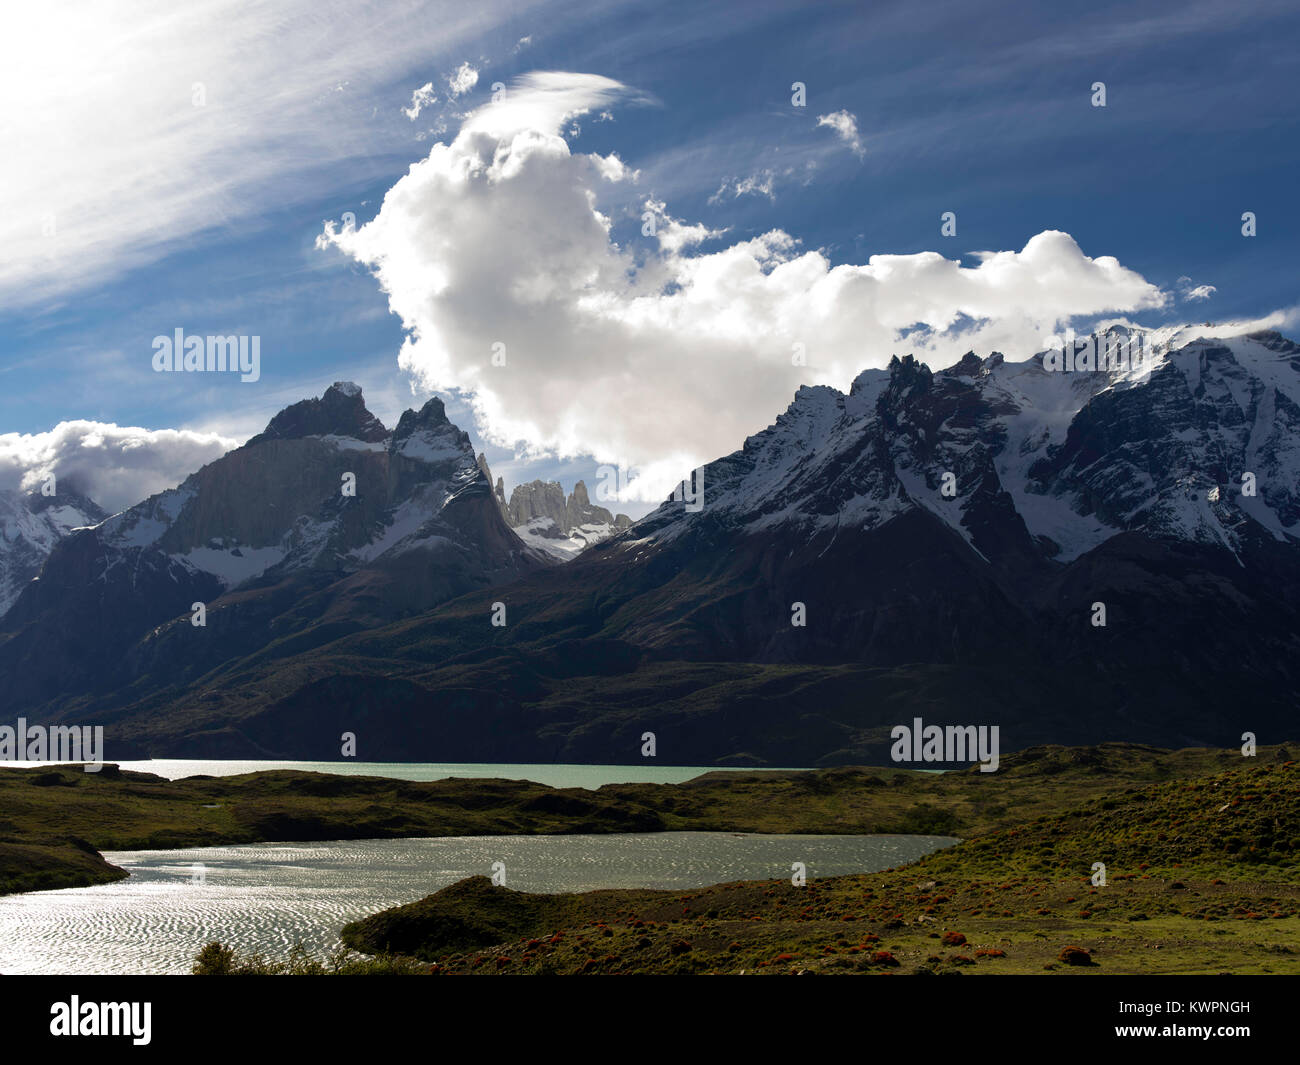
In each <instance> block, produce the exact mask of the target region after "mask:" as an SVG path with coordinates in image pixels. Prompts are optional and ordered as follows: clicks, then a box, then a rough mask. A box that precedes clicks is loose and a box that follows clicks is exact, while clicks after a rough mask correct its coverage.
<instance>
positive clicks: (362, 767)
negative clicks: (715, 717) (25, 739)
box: [4, 758, 770, 789]
mask: <svg viewBox="0 0 1300 1065" xmlns="http://www.w3.org/2000/svg"><path fill="white" fill-rule="evenodd" d="M108 761H110V762H111V761H113V759H111V758H110V759H108ZM4 764H5V765H12V766H15V767H20V768H21V767H32V766H38V765H53V764H57V763H51V762H6V763H4ZM116 764H117V765H119V766H121V767H122V768H123V769H129V770H133V771H135V772H138V773H153V774H155V775H156V776H160V777H166V778H167V779H168V780H178V779H179V778H181V777H194V776H211V777H229V776H235V775H236V774H238V773H257V772H260V771H262V770H266V769H298V770H301V771H303V772H308V773H336V774H339V775H341V776H350V777H352V776H362V777H391V778H392V779H394V780H445V779H447V778H448V777H456V778H458V779H470V780H473V779H478V780H484V779H498V780H533V781H536V782H537V783H539V784H546V785H549V786H550V787H552V788H590V789H595V788H599V787H600V786H601V785H602V784H680V783H681V782H682V781H684V780H690V779H691V778H693V777H698V776H699V775H700V774H701V773H719V772H752V771H753V770H750V769H736V768H732V767H725V768H724V767H719V766H660V765H553V764H546V765H528V764H518V765H514V764H507V763H496V762H354V761H339V762H271V761H247V760H232V759H219V760H218V759H212V760H205V759H195V758H154V759H149V760H145V761H142V762H120V761H119V762H117V763H116ZM763 768H764V769H768V768H770V767H768V766H764V767H763Z"/></svg>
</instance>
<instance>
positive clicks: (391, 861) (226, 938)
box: [0, 832, 956, 974]
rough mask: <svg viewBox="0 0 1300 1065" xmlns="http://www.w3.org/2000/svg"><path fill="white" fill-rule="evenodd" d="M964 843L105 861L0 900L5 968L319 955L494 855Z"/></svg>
mask: <svg viewBox="0 0 1300 1065" xmlns="http://www.w3.org/2000/svg"><path fill="white" fill-rule="evenodd" d="M955 842H956V840H954V839H951V838H949V837H946V836H769V835H750V834H746V835H739V834H732V833H710V832H661V833H647V834H638V835H595V836H467V837H462V838H439V839H398V840H355V841H353V840H350V841H334V842H327V843H275V844H257V845H251V846H240V847H195V848H190V849H186V850H166V851H117V852H105V855H104V856H105V857H106V858H107V859H108V860H109V861H110V862H112V863H113V864H114V865H117V866H120V867H122V868H123V869H127V870H129V871H130V873H131V876H130V877H129V878H128V879H126V880H122V881H119V882H118V883H115V884H104V885H100V886H98V887H90V888H69V889H65V890H61V891H40V892H32V893H28V894H24V895H9V896H2V897H0V973H8V974H16V973H65V974H94V973H185V972H188V971H189V968H190V965H191V964H192V963H193V960H194V955H195V954H196V953H197V952H198V950H199V949H200V948H201V947H202V946H203V945H204V944H205V943H207V942H208V941H210V940H213V939H218V940H221V941H222V942H224V943H227V944H231V945H234V946H236V947H239V948H241V949H242V950H249V951H261V952H263V953H265V954H268V955H272V956H282V955H283V954H284V953H285V952H286V951H287V950H288V949H289V948H290V947H292V946H293V945H294V943H296V942H298V941H301V942H302V943H303V945H304V946H306V947H307V948H308V949H309V950H310V951H312V952H313V953H315V954H317V955H318V956H319V955H323V954H325V953H326V952H328V951H329V950H331V949H333V948H334V947H335V946H336V945H337V944H338V934H337V933H338V930H339V929H340V928H341V927H342V926H343V925H344V924H346V923H347V922H348V921H350V920H353V919H355V918H358V917H362V916H365V915H366V914H368V913H373V912H374V911H376V910H381V909H384V908H386V907H388V906H393V905H396V904H399V903H404V902H413V901H414V900H416V899H419V898H422V897H424V896H425V895H428V894H430V893H431V892H433V891H436V890H438V889H439V888H442V887H445V886H447V885H448V884H452V883H455V882H456V881H457V880H461V879H463V878H465V877H467V876H473V875H475V874H483V875H490V873H491V870H492V863H493V862H498V861H500V862H504V863H505V868H506V884H507V886H508V887H512V888H516V889H519V890H522V891H537V892H559V891H589V890H593V889H597V888H616V887H623V888H634V887H645V888H677V889H688V888H697V887H703V886H706V885H708V884H717V883H724V882H726V881H729V880H762V879H777V878H788V877H789V876H790V875H791V870H790V866H791V863H792V862H803V863H804V864H805V865H806V866H807V870H808V876H809V878H815V877H826V876H835V875H841V874H845V873H862V872H873V871H876V870H880V869H885V868H889V867H890V866H896V865H900V864H902V863H905V862H910V861H914V860H916V859H917V858H920V857H921V856H922V855H925V854H928V853H929V852H931V851H933V850H937V849H938V848H940V847H943V846H947V845H949V844H952V843H955ZM196 865H198V866H201V872H202V876H201V878H197V877H196V873H198V872H199V870H198V869H196ZM196 879H198V880H199V882H195V881H196Z"/></svg>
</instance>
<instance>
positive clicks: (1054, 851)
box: [343, 756, 1300, 974]
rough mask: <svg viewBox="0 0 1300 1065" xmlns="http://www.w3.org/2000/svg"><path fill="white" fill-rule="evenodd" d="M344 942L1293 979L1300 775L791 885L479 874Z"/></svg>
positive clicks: (728, 968) (455, 949)
mask: <svg viewBox="0 0 1300 1065" xmlns="http://www.w3.org/2000/svg"><path fill="white" fill-rule="evenodd" d="M1067 757H1068V756H1067ZM1053 764H1060V761H1059V760H1058V759H1052V760H1049V761H1048V762H1047V763H1046V764H1045V765H1040V766H1039V770H1040V771H1042V770H1044V769H1047V768H1048V767H1050V766H1051V765H1053ZM1049 771H1050V770H1049ZM1095 862H1104V863H1105V865H1106V872H1107V880H1106V884H1105V885H1104V886H1093V883H1092V873H1093V863H1095ZM343 936H344V941H345V942H346V943H347V944H348V945H349V946H351V947H353V948H355V949H357V950H361V951H364V952H367V953H379V952H390V951H391V952H394V953H397V954H403V955H409V956H413V957H416V958H419V959H421V960H423V961H424V962H426V963H429V965H430V966H431V971H437V972H443V973H475V974H491V973H531V974H541V973H710V972H723V973H735V972H748V973H790V972H823V973H860V972H867V973H880V972H898V971H902V972H914V973H944V972H963V973H973V972H981V973H1012V972H1022V973H1023V972H1043V971H1059V972H1081V973H1082V972H1108V973H1217V972H1239V973H1283V972H1288V973H1300V771H1298V770H1297V767H1296V764H1295V763H1293V762H1286V763H1272V764H1258V763H1256V764H1247V765H1244V766H1238V767H1237V768H1234V769H1230V770H1226V771H1222V772H1218V773H1211V774H1207V775H1204V776H1201V777H1196V778H1192V779H1185V778H1180V779H1173V780H1168V781H1164V782H1159V783H1146V784H1133V785H1127V786H1115V787H1112V788H1111V789H1110V790H1109V791H1108V792H1107V793H1105V794H1101V795H1097V796H1095V797H1093V798H1090V799H1086V800H1084V801H1082V802H1079V803H1078V805H1076V806H1074V807H1072V808H1069V809H1064V810H1060V811H1057V812H1054V813H1050V814H1044V815H1042V816H1038V817H1034V818H1031V819H1026V820H1025V821H1024V822H1023V823H1021V824H1019V825H1017V826H1016V827H1010V828H1004V829H1000V830H997V831H994V832H990V833H988V834H986V835H983V836H980V837H978V838H975V839H971V840H968V841H965V842H963V843H961V844H959V845H957V846H955V847H953V848H950V849H947V850H944V851H939V852H936V853H935V854H932V855H929V856H927V857H926V858H923V859H922V860H920V861H919V862H916V863H914V864H912V865H910V866H908V867H906V868H901V869H894V870H887V871H885V872H882V873H876V874H869V875H862V876H844V877H834V878H828V879H825V880H821V881H817V882H809V883H808V884H807V885H806V886H802V887H797V886H794V885H793V884H791V883H790V882H789V881H786V880H774V881H754V882H738V883H733V884H722V885H718V886H716V887H710V888H705V889H703V890H699V891H690V892H676V891H598V892H590V893H586V894H581V895H556V896H535V895H527V894H525V893H522V892H515V891H510V890H508V889H505V888H494V887H492V886H491V884H490V882H489V881H487V880H486V879H484V878H482V877H478V878H473V879H470V880H465V881H461V882H460V883H458V884H455V885H452V886H451V887H448V888H446V889H444V890H443V891H440V892H438V893H436V894H434V895H431V896H429V897H428V898H425V899H423V900H421V901H419V902H416V903H412V904H410V905H407V906H401V907H396V908H394V909H391V910H386V911H384V912H382V913H379V914H375V915H373V916H371V917H369V918H366V919H364V920H362V921H358V922H354V923H352V924H350V925H348V926H347V927H346V928H345V929H344V932H343Z"/></svg>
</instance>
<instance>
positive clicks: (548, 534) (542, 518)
mask: <svg viewBox="0 0 1300 1065" xmlns="http://www.w3.org/2000/svg"><path fill="white" fill-rule="evenodd" d="M478 466H479V469H481V470H482V471H483V472H484V474H485V475H486V476H487V477H488V479H489V481H490V480H491V477H492V472H491V470H489V469H488V463H487V457H486V456H484V455H479V457H478ZM494 494H495V497H496V500H497V505H498V506H499V507H500V509H501V514H502V516H503V517H504V518H505V520H506V523H507V524H508V525H509V526H510V527H511V528H512V529H514V530H515V532H517V533H518V534H519V535H520V536H521V537H522V538H523V539H524V540H525V541H527V542H529V543H532V544H534V546H537V547H540V548H541V549H542V550H544V551H547V552H548V553H552V554H554V555H555V556H556V557H557V558H562V559H568V558H572V557H573V556H574V555H576V554H577V553H578V552H579V551H581V550H582V549H583V548H585V547H589V546H590V545H592V544H595V543H599V542H600V541H601V540H604V539H607V538H608V537H610V536H613V535H614V534H615V533H619V532H622V531H623V530H624V529H627V528H628V527H629V526H630V525H631V524H632V519H631V518H629V517H628V516H627V515H626V514H618V515H615V514H611V513H610V512H609V511H608V510H606V509H605V508H604V507H601V506H596V505H595V504H593V503H592V502H591V499H590V497H589V496H588V495H587V485H586V484H585V482H583V481H578V482H577V483H576V484H575V485H574V486H573V491H572V492H570V493H569V495H568V497H567V498H566V497H565V495H564V488H563V487H562V486H561V485H560V483H559V482H558V481H541V480H535V481H529V482H527V483H526V484H519V485H515V488H514V491H513V492H511V493H510V501H509V502H508V503H507V502H506V495H505V483H504V482H503V481H502V480H501V479H500V478H498V479H497V482H496V490H495V493H494Z"/></svg>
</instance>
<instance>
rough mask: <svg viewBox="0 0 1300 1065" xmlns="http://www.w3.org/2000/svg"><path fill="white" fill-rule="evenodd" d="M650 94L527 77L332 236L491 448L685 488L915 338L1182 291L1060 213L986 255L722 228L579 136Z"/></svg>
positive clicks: (1007, 332) (428, 381) (1031, 328)
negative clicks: (694, 472) (830, 251)
mask: <svg viewBox="0 0 1300 1065" xmlns="http://www.w3.org/2000/svg"><path fill="white" fill-rule="evenodd" d="M635 98H636V97H635V94H634V93H632V92H631V91H630V90H628V89H627V88H626V87H625V86H623V85H620V84H619V83H618V82H615V81H611V80H610V79H607V78H601V77H597V76H594V75H586V74H566V73H560V72H548V73H545V74H534V75H531V76H529V77H527V78H524V79H521V80H520V81H519V82H518V83H516V84H514V85H512V86H511V88H510V89H509V91H508V92H507V94H506V96H505V98H504V99H503V100H502V101H501V102H500V103H498V104H489V105H487V106H485V107H483V108H481V109H479V110H478V111H476V112H474V113H473V114H472V115H470V116H469V118H468V119H467V120H466V121H465V123H464V125H463V126H462V128H461V130H460V132H459V134H458V135H457V136H456V137H455V139H454V140H452V141H451V143H438V144H435V145H434V146H433V147H432V149H431V150H430V152H429V154H428V157H427V158H425V159H423V160H422V161H420V162H418V163H416V164H415V165H413V166H412V167H411V168H410V170H409V172H408V173H407V174H406V175H405V176H403V177H402V178H401V179H400V180H398V181H397V183H396V184H395V185H394V186H393V187H392V188H391V189H390V190H389V191H388V193H387V194H386V196H385V197H384V202H383V206H382V208H381V209H380V211H379V213H378V215H377V216H376V217H375V218H374V219H373V220H372V221H371V222H369V223H367V224H366V225H364V226H362V227H360V228H359V229H356V230H342V231H339V230H336V229H335V228H334V227H333V226H330V227H327V229H326V231H325V233H324V234H323V235H322V237H321V239H320V241H319V244H320V245H321V246H322V247H331V246H332V247H336V248H338V249H341V250H342V251H343V252H345V253H347V254H348V255H350V256H351V257H353V258H354V259H356V260H357V261H359V262H361V263H364V264H366V265H367V266H368V267H369V268H370V269H371V270H372V271H373V273H374V275H375V277H376V278H377V280H378V282H379V284H380V285H381V286H382V288H383V290H384V291H385V292H386V293H387V296H388V301H389V306H390V309H391V310H392V311H393V312H394V313H396V314H397V315H398V316H399V317H400V319H401V320H402V323H403V325H404V326H405V328H406V331H407V336H406V339H405V341H404V342H403V345H402V348H401V351H400V353H399V363H400V366H401V367H402V368H403V369H404V370H406V371H408V372H409V373H410V374H411V375H413V377H414V379H415V383H417V384H418V385H419V386H421V387H423V388H427V389H436V390H461V391H462V392H463V393H464V394H466V395H467V396H468V397H469V400H470V402H471V403H472V405H473V408H474V411H475V416H476V419H477V422H478V426H479V430H480V432H481V433H482V435H483V436H484V437H485V439H487V440H488V441H489V442H491V443H495V444H500V445H504V446H507V447H516V448H518V449H520V450H521V452H522V453H524V454H532V455H541V454H551V455H555V456H558V457H561V458H568V457H580V456H591V457H592V458H594V459H595V461H596V462H598V463H610V464H615V463H617V464H622V465H627V466H629V467H632V468H633V469H634V470H636V471H639V472H640V473H641V475H642V476H641V479H640V481H639V482H638V483H639V484H640V485H641V489H640V493H641V498H662V496H663V495H664V494H665V493H666V492H667V491H668V490H670V489H671V486H672V485H673V484H674V483H675V482H676V481H678V480H680V478H681V477H682V476H683V474H684V472H685V471H687V470H689V469H690V468H692V467H693V466H695V465H698V464H700V463H701V462H705V461H708V460H711V459H713V458H715V457H717V456H720V455H723V454H727V453H728V452H730V451H732V450H734V449H735V448H736V447H737V446H738V445H739V443H740V441H741V440H742V439H743V438H744V437H745V436H746V435H747V434H749V433H752V432H754V431H756V430H757V429H760V428H762V427H763V426H765V425H767V424H769V423H770V422H771V421H772V419H773V418H774V416H775V415H776V414H777V413H779V412H780V411H782V410H783V409H784V408H785V407H786V406H787V405H788V403H789V402H790V398H791V396H792V394H793V393H794V392H795V390H796V389H797V388H798V386H799V385H801V384H819V383H825V384H831V385H835V386H836V387H839V388H845V387H847V386H848V384H849V382H850V381H851V380H852V379H853V377H854V376H856V374H857V373H858V372H859V371H861V370H862V369H864V368H866V367H870V366H877V367H878V366H883V365H885V364H886V363H887V361H888V360H889V358H890V356H891V355H892V354H894V353H895V352H908V351H911V352H915V353H916V354H917V355H918V356H920V357H923V358H925V359H926V360H927V361H929V362H930V363H931V365H933V366H936V367H937V366H943V365H948V364H949V363H951V362H953V361H955V360H956V359H957V358H959V357H960V356H961V354H962V353H964V352H965V351H966V350H967V349H969V348H975V349H977V350H980V351H987V350H989V349H991V348H997V349H999V350H1002V351H1005V352H1008V353H1010V354H1019V355H1025V354H1028V353H1029V352H1032V351H1035V350H1037V349H1038V347H1040V344H1039V340H1040V338H1041V337H1043V336H1046V335H1048V334H1050V333H1053V332H1056V331H1057V330H1058V329H1059V328H1062V327H1063V326H1064V324H1065V323H1068V322H1069V321H1070V320H1071V319H1073V318H1075V317H1077V316H1092V315H1099V314H1103V313H1114V312H1124V311H1133V310H1140V309H1143V308H1152V307H1159V306H1163V305H1164V303H1165V302H1166V299H1167V297H1166V296H1165V294H1164V293H1162V292H1161V290H1160V289H1159V288H1158V287H1157V286H1155V285H1153V284H1151V283H1150V282H1148V281H1147V280H1145V279H1144V278H1143V277H1142V276H1140V275H1139V274H1137V273H1135V272H1134V271H1132V270H1130V269H1127V268H1126V267H1124V266H1122V265H1121V264H1120V263H1119V262H1118V261H1117V260H1116V259H1114V258H1113V257H1110V256H1099V257H1095V258H1094V257H1090V256H1088V255H1086V254H1085V253H1084V252H1083V251H1082V250H1081V249H1080V248H1079V246H1078V244H1077V243H1076V242H1075V241H1074V239H1073V238H1072V237H1070V236H1069V234H1067V233H1062V232H1058V231H1051V230H1049V231H1046V232H1042V233H1039V234H1037V235H1035V236H1032V237H1030V238H1029V240H1028V241H1027V242H1026V243H1025V244H1024V246H1023V247H1022V248H1020V249H1019V250H1002V251H985V252H978V253H974V255H973V265H964V264H963V262H962V261H961V260H959V259H949V258H947V257H945V256H944V255H941V254H939V253H938V252H919V253H916V254H908V255H887V254H881V255H873V256H871V257H870V259H868V261H867V262H866V263H862V264H852V263H842V264H835V263H833V262H832V261H831V260H830V259H829V258H828V257H827V256H826V255H825V254H824V253H823V252H821V251H819V250H816V249H810V248H804V247H803V246H802V245H801V244H800V242H799V241H798V240H797V239H796V238H795V237H794V236H792V235H790V234H788V233H786V232H784V231H782V230H780V229H773V230H771V231H769V232H767V233H763V234H760V235H757V236H754V237H751V238H750V239H747V240H737V241H734V242H732V243H730V244H728V245H724V246H722V247H716V246H714V244H713V243H712V242H711V243H709V244H704V243H703V242H704V241H705V240H706V238H711V240H716V238H718V237H719V236H721V235H722V234H720V233H719V232H718V231H714V230H710V229H708V228H706V227H704V226H701V225H697V224H692V223H690V222H687V221H682V220H679V219H676V218H674V217H673V216H672V215H671V214H670V213H669V209H668V206H667V205H666V204H664V203H662V202H658V201H656V200H654V199H653V197H652V196H648V195H647V194H646V192H644V191H641V190H639V189H638V188H637V174H636V172H634V171H632V170H630V169H629V168H628V167H627V166H625V165H624V164H623V162H622V161H621V160H619V159H618V158H617V156H615V155H612V154H611V155H607V156H601V155H599V154H583V153H575V152H574V151H572V150H571V148H570V146H569V144H568V142H567V141H566V140H565V139H564V138H563V137H562V136H560V133H559V131H560V130H561V129H563V128H564V123H565V121H566V120H567V119H570V118H572V117H574V116H577V115H580V114H584V113H587V112H591V111H595V110H599V109H602V108H605V107H608V106H611V105H613V104H615V103H617V102H619V101H627V100H629V99H635ZM646 211H649V212H650V213H651V215H652V216H653V218H654V220H655V222H656V224H655V226H654V232H653V236H647V237H643V236H642V233H643V229H642V220H643V212H646ZM616 221H618V222H625V224H626V226H627V230H628V232H629V236H628V237H627V238H625V239H623V240H619V239H616V238H615V235H614V231H615V227H616ZM620 232H622V231H621V230H620ZM796 345H802V346H803V349H804V350H805V351H806V353H807V365H806V366H804V365H801V366H796V365H793V360H792V357H791V356H792V352H793V351H794V350H795V346H796ZM494 352H496V353H497V355H498V358H497V359H496V360H494V358H493V354H494ZM500 356H504V360H502V358H501V357H500ZM502 361H504V365H501V364H500V363H501V362H502Z"/></svg>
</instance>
